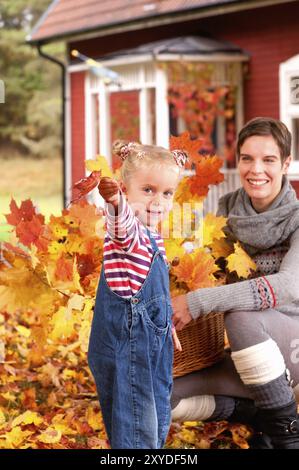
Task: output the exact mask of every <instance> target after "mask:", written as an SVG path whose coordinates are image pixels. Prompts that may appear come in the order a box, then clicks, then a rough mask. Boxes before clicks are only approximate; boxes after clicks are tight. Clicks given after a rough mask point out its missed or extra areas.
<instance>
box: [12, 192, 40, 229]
mask: <svg viewBox="0 0 299 470" xmlns="http://www.w3.org/2000/svg"><path fill="white" fill-rule="evenodd" d="M9 208H10V210H11V212H10V214H6V215H5V217H6V220H7V223H8V224H10V225H14V226H15V227H17V226H18V225H19V223H20V222H30V221H31V220H32V219H33V218H34V217H36V218H37V219H38V220H39V221H40V223H41V224H42V225H43V224H44V222H45V218H44V216H43V215H42V214H37V210H36V208H35V207H34V205H33V203H32V201H31V199H26V201H22V202H21V205H20V207H18V206H17V203H16V201H15V200H14V199H12V200H11V202H10V205H9Z"/></svg>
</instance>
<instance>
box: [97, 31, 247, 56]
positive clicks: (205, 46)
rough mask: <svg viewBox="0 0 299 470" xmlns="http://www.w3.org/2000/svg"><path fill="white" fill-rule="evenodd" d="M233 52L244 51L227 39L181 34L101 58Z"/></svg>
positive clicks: (241, 52)
mask: <svg viewBox="0 0 299 470" xmlns="http://www.w3.org/2000/svg"><path fill="white" fill-rule="evenodd" d="M219 53H233V54H244V51H243V50H242V49H241V48H240V47H238V46H235V45H234V44H232V43H230V42H227V41H218V40H216V39H211V38H206V37H201V36H181V37H175V38H171V39H162V40H160V41H154V42H150V43H147V44H142V45H141V46H138V47H135V48H132V49H122V50H120V51H117V52H113V53H111V54H107V55H105V56H104V57H101V60H103V59H105V60H106V59H107V60H110V59H113V58H116V57H124V56H134V55H136V56H140V55H147V54H149V55H153V56H158V55H159V56H160V55H164V54H167V55H172V54H173V55H197V54H203V55H205V54H209V55H210V54H219Z"/></svg>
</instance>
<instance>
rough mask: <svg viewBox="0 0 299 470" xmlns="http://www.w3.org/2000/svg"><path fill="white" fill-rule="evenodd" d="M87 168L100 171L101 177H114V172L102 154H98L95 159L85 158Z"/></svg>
mask: <svg viewBox="0 0 299 470" xmlns="http://www.w3.org/2000/svg"><path fill="white" fill-rule="evenodd" d="M85 168H86V169H87V170H89V171H91V172H93V171H99V172H100V173H101V177H104V176H108V177H109V178H113V172H112V170H111V168H110V166H109V165H108V162H107V159H106V158H105V157H103V156H102V155H97V156H96V158H95V160H91V159H90V160H85Z"/></svg>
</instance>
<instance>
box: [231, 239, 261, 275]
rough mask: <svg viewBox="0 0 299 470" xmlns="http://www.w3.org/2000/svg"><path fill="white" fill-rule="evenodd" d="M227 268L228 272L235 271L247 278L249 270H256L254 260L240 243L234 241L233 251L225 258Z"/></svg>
mask: <svg viewBox="0 0 299 470" xmlns="http://www.w3.org/2000/svg"><path fill="white" fill-rule="evenodd" d="M226 259H227V269H228V270H229V272H233V271H236V273H237V275H238V276H239V277H243V278H247V277H248V276H249V275H250V274H251V271H252V270H253V271H255V270H256V264H255V262H254V261H253V260H252V259H251V258H250V256H248V254H247V253H246V251H245V250H243V248H242V247H241V245H240V243H239V242H237V243H234V253H232V254H231V255H229V256H228V257H227V258H226Z"/></svg>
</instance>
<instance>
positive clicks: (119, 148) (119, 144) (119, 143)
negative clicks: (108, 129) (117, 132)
mask: <svg viewBox="0 0 299 470" xmlns="http://www.w3.org/2000/svg"><path fill="white" fill-rule="evenodd" d="M128 144H129V142H127V141H126V140H115V141H114V142H113V145H112V151H113V153H114V154H115V155H118V156H119V157H121V155H122V153H123V151H124V148H125V147H127V146H128Z"/></svg>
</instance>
